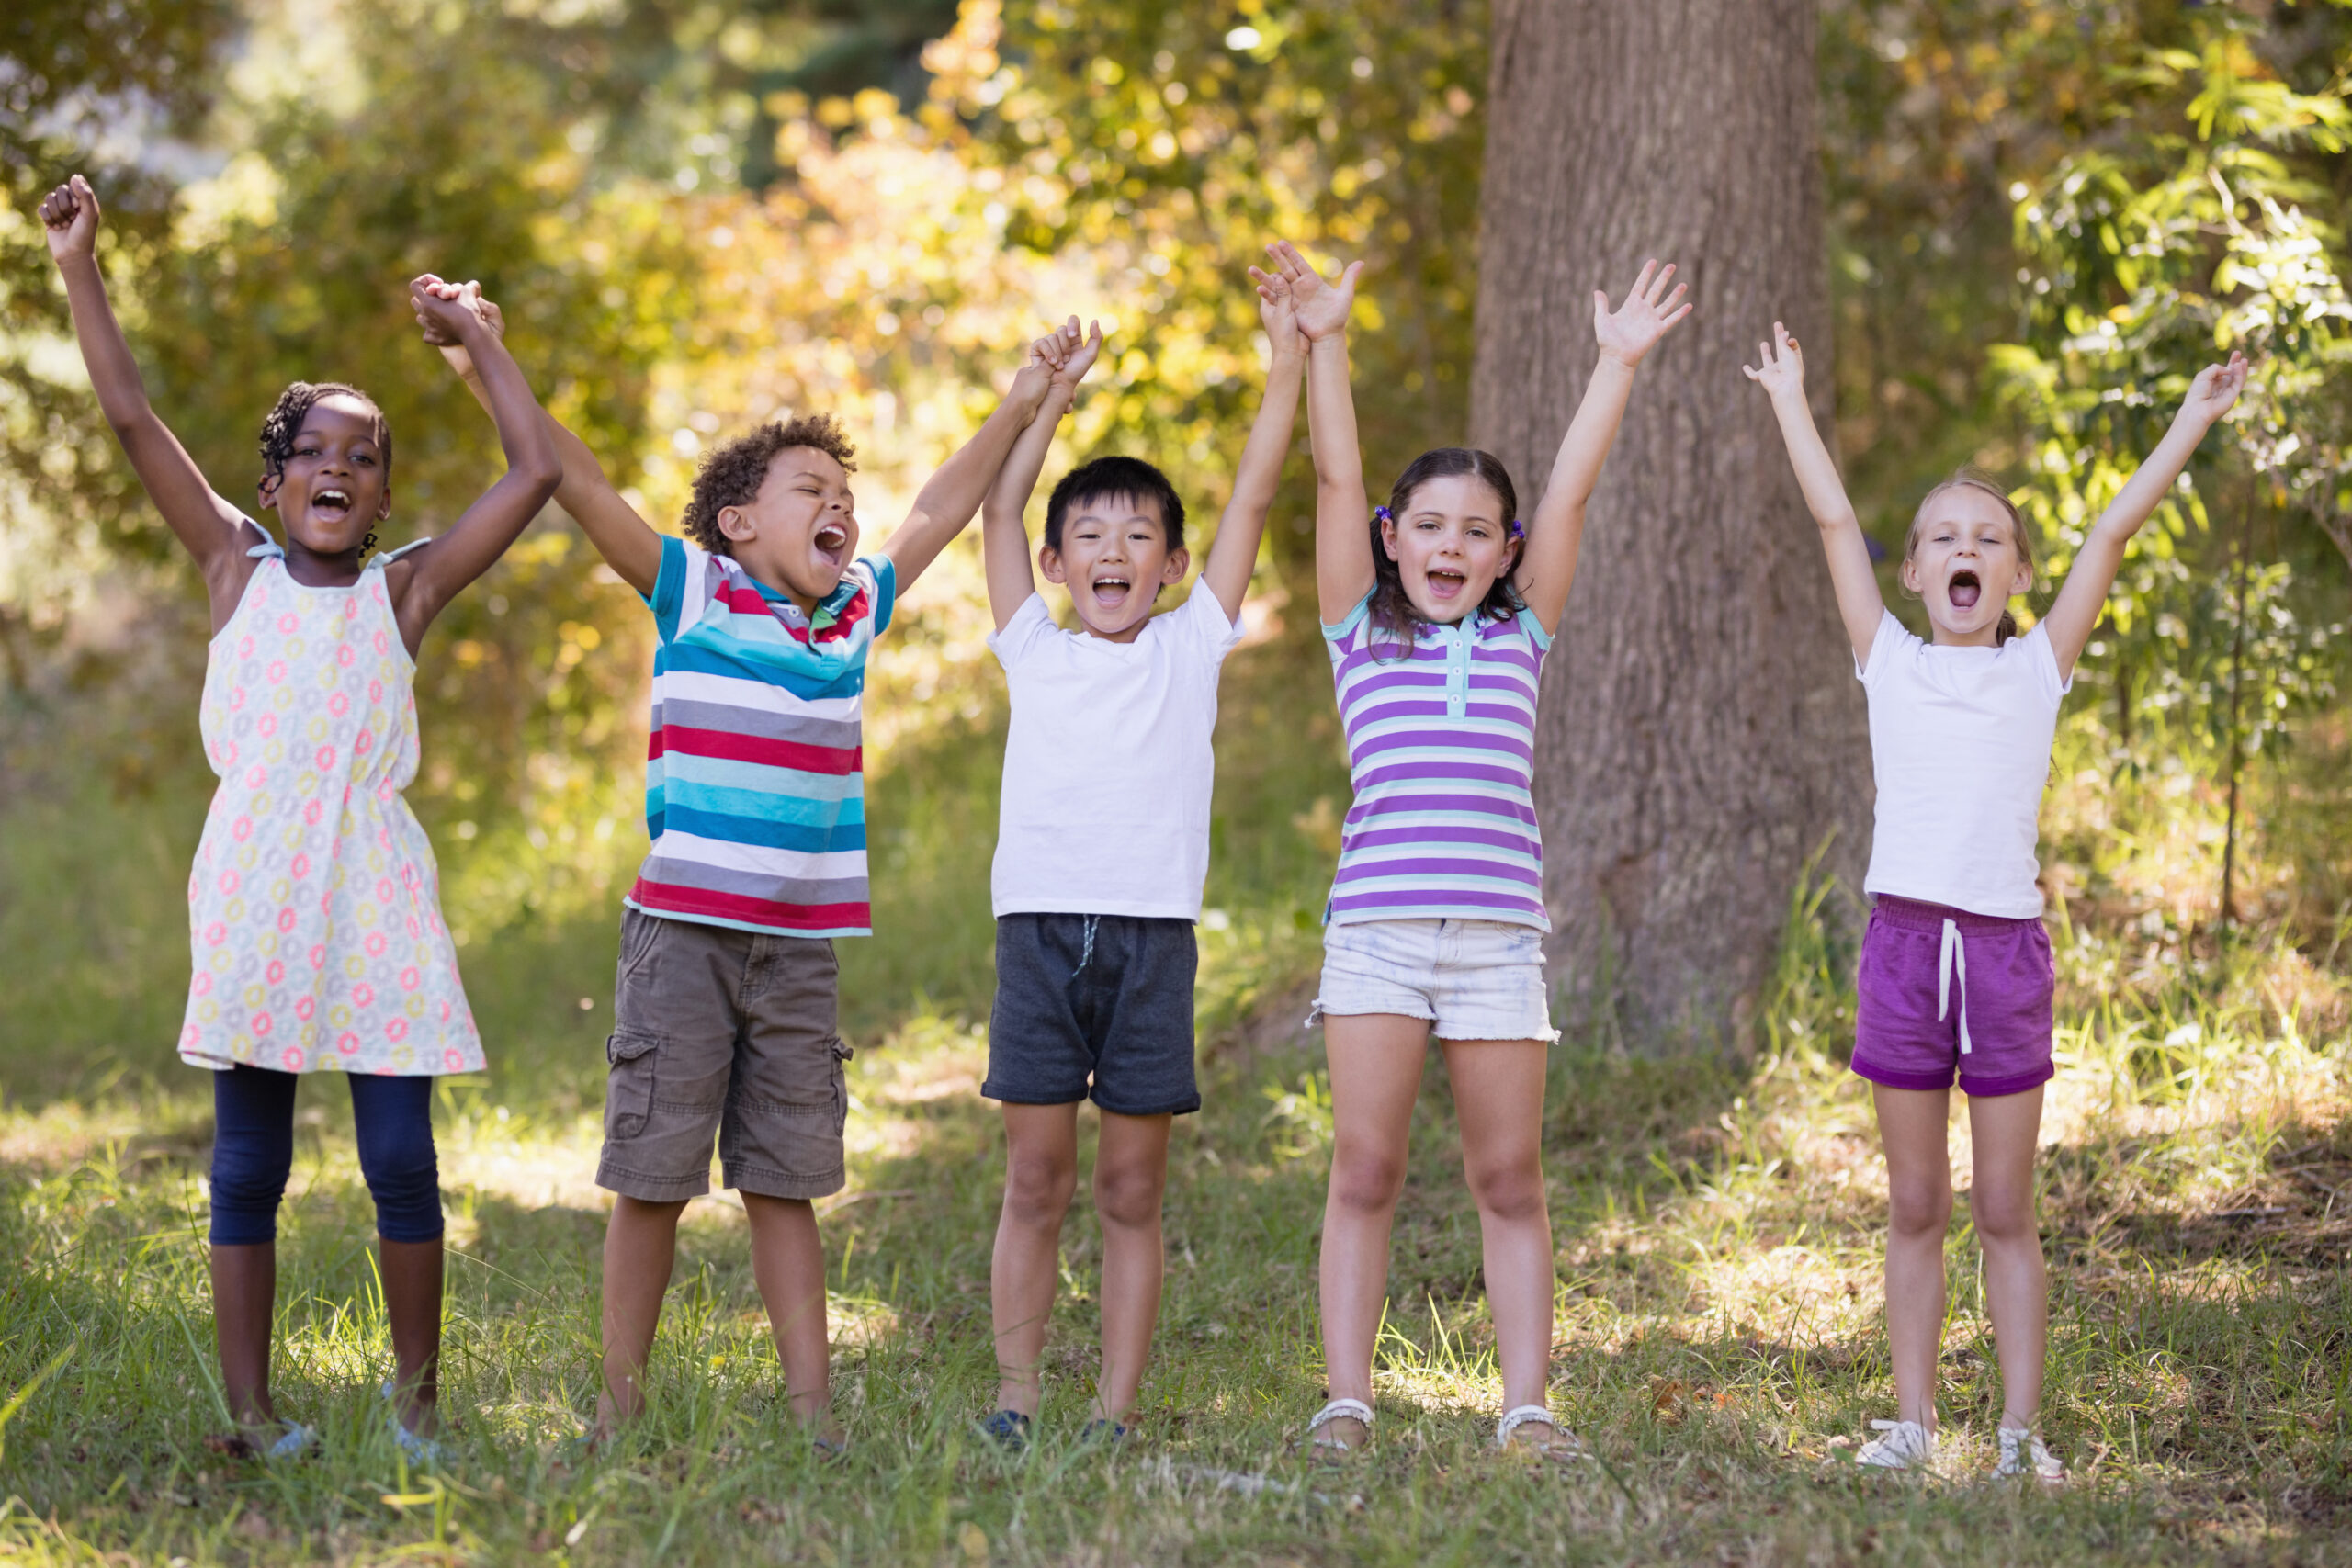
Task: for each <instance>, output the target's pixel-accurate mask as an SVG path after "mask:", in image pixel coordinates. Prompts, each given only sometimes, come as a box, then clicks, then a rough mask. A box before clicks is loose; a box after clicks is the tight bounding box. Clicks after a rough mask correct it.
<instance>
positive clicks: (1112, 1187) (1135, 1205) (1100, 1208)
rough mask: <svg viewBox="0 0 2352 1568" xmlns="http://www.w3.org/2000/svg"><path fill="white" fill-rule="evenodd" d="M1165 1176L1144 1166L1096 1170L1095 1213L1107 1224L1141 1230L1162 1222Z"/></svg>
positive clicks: (1109, 1167) (1103, 1165)
mask: <svg viewBox="0 0 2352 1568" xmlns="http://www.w3.org/2000/svg"><path fill="white" fill-rule="evenodd" d="M1165 1185H1166V1183H1165V1181H1164V1180H1163V1179H1162V1173H1161V1172H1159V1171H1157V1170H1153V1169H1151V1168H1148V1167H1143V1166H1119V1165H1111V1164H1100V1165H1097V1166H1096V1167H1095V1168H1094V1212H1095V1213H1097V1214H1099V1215H1101V1216H1102V1219H1103V1223H1104V1224H1113V1225H1123V1226H1126V1227H1128V1228H1131V1229H1141V1228H1143V1227H1145V1226H1148V1225H1156V1224H1159V1203H1160V1196H1161V1190H1162V1189H1163V1188H1164V1187H1165Z"/></svg>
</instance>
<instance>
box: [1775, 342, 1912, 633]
mask: <svg viewBox="0 0 2352 1568" xmlns="http://www.w3.org/2000/svg"><path fill="white" fill-rule="evenodd" d="M1756 352H1757V356H1758V358H1759V359H1760V360H1762V361H1763V363H1762V366H1761V367H1756V366H1748V365H1743V366H1741V367H1740V370H1741V371H1742V372H1743V373H1744V374H1745V375H1746V376H1747V378H1748V379H1749V380H1751V381H1753V382H1755V383H1756V384H1757V385H1758V386H1759V387H1761V388H1763V389H1764V390H1765V391H1766V392H1768V393H1770V395H1771V399H1772V412H1773V415H1774V417H1776V418H1777V419H1779V421H1780V422H1781V441H1782V442H1783V443H1785V444H1786V445H1787V446H1788V448H1789V462H1790V464H1791V466H1792V467H1793V468H1795V469H1796V471H1797V485H1798V487H1799V488H1800V489H1802V490H1803V491H1804V503H1805V506H1806V507H1807V509H1809V510H1810V511H1811V512H1812V513H1813V520H1814V523H1815V525H1817V526H1818V527H1819V528H1820V529H1821V548H1822V550H1823V552H1824V553H1825V554H1826V555H1827V556H1828V558H1829V582H1830V586H1831V587H1832V588H1834V589H1835V590H1836V591H1837V594H1838V619H1839V620H1841V621H1844V622H1845V623H1846V640H1847V642H1849V644H1851V645H1852V647H1853V649H1854V667H1855V668H1856V669H1857V670H1859V669H1860V668H1861V667H1862V666H1863V665H1864V664H1866V663H1867V662H1869V660H1870V656H1871V644H1872V643H1874V642H1876V641H1877V640H1878V628H1879V623H1880V622H1881V621H1883V620H1884V619H1885V618H1886V601H1885V600H1884V599H1883V598H1882V597H1881V596H1880V594H1879V591H1878V574H1877V573H1876V572H1874V571H1872V570H1871V550H1870V546H1869V545H1868V544H1867V543H1865V542H1864V541H1863V539H1862V525H1861V524H1860V521H1858V520H1857V519H1856V518H1855V516H1854V503H1853V502H1850V501H1849V500H1847V499H1846V486H1845V484H1844V482H1843V481H1841V480H1840V479H1838V465H1837V464H1836V463H1834V462H1832V461H1831V460H1830V457H1829V448H1828V447H1826V446H1823V445H1822V442H1821V432H1820V430H1819V429H1818V428H1817V427H1816V426H1815V424H1814V423H1813V410H1812V409H1810V408H1808V407H1806V406H1805V400H1804V354H1803V352H1801V351H1800V350H1799V349H1798V347H1797V340H1796V339H1794V338H1792V337H1791V336H1790V335H1789V329H1788V328H1786V327H1784V326H1782V325H1781V323H1780V322H1778V321H1774V322H1773V323H1772V341H1771V342H1770V343H1759V344H1757V345H1756Z"/></svg>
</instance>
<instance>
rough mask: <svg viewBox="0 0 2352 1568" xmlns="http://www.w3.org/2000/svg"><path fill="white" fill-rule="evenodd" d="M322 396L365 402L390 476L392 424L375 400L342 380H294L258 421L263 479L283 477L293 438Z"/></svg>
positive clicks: (298, 432)
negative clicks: (374, 420)
mask: <svg viewBox="0 0 2352 1568" xmlns="http://www.w3.org/2000/svg"><path fill="white" fill-rule="evenodd" d="M321 398H356V399H358V400H360V401H361V402H363V403H366V404H367V405H368V412H370V413H372V414H374V415H375V416H376V445H377V446H379V447H380V448H381V449H382V451H383V454H384V472H385V474H386V475H387V476H389V475H390V473H391V471H392V427H391V424H390V422H389V421H387V420H386V419H385V418H384V411H383V410H382V409H381V408H379V407H378V406H377V403H376V400H375V399H373V398H371V397H369V396H368V394H367V393H365V392H363V391H361V390H360V389H358V388H356V387H354V386H351V385H348V384H347V383H345V382H342V381H296V382H293V383H292V384H290V385H289V386H288V387H287V389H286V390H284V391H282V392H280V393H278V394H277V405H276V406H275V407H273V408H272V409H271V410H270V411H269V417H268V418H267V419H265V420H263V421H262V422H261V477H262V482H263V483H264V484H266V483H268V482H269V481H270V480H271V479H282V478H284V477H285V474H286V460H287V459H288V458H289V457H293V456H294V438H295V437H296V436H298V435H300V434H302V422H303V421H304V420H306V419H308V418H310V417H311V409H312V408H314V407H316V406H317V404H318V400H320V399H321Z"/></svg>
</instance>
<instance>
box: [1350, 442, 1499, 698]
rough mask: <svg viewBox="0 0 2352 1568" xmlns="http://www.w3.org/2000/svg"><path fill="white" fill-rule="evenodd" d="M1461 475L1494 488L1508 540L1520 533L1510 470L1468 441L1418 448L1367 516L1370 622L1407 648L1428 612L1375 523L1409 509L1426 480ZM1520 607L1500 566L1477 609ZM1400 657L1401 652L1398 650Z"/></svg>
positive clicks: (1494, 615)
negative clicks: (1411, 592) (1410, 591)
mask: <svg viewBox="0 0 2352 1568" xmlns="http://www.w3.org/2000/svg"><path fill="white" fill-rule="evenodd" d="M1460 474H1466V475H1468V476H1469V477H1470V478H1472V479H1476V480H1478V481H1479V482H1480V483H1481V484H1484V485H1485V486H1486V487H1487V489H1488V490H1491V491H1494V492H1495V499H1496V500H1498V501H1499V502H1502V503H1503V516H1504V517H1505V518H1507V519H1509V521H1510V535H1511V537H1512V538H1513V539H1517V538H1519V537H1521V534H1520V525H1519V491H1518V489H1517V488H1516V487H1515V486H1513V485H1512V483H1511V482H1510V469H1508V468H1504V467H1503V460H1502V459H1501V458H1500V457H1496V456H1495V455H1494V454H1493V453H1492V452H1482V451H1478V450H1476V449H1474V448H1472V447H1468V446H1440V447H1437V448H1435V449H1433V450H1431V451H1428V452H1424V453H1422V454H1421V455H1420V456H1419V457H1416V458H1414V459H1413V460H1412V461H1411V462H1409V463H1408V464H1406V465H1405V471H1404V472H1403V473H1401V474H1399V475H1397V483H1396V486H1395V488H1394V489H1392V490H1391V491H1389V492H1388V504H1387V505H1386V506H1384V507H1381V508H1379V509H1378V510H1377V511H1375V512H1374V514H1373V519H1372V578H1373V581H1372V625H1373V628H1374V632H1375V633H1385V634H1387V636H1388V637H1389V638H1390V639H1391V640H1392V641H1395V642H1397V643H1401V644H1403V645H1404V648H1405V649H1406V650H1407V651H1408V652H1409V651H1410V650H1411V649H1412V646H1413V644H1414V642H1415V641H1416V640H1417V639H1418V638H1419V637H1420V633H1421V627H1422V626H1423V625H1425V624H1426V623H1427V620H1428V617H1427V616H1425V615H1422V614H1421V613H1420V612H1419V610H1417V609H1415V608H1413V601H1412V600H1411V599H1410V598H1409V597H1408V596H1407V594H1406V592H1405V574H1404V572H1403V570H1401V569H1399V568H1398V566H1397V562H1396V561H1395V560H1393V559H1391V558H1390V557H1389V554H1388V547H1387V543H1386V541H1385V540H1384V539H1383V538H1382V537H1381V524H1382V523H1383V522H1384V521H1385V520H1386V518H1388V517H1392V516H1393V517H1402V516H1404V515H1405V513H1407V512H1408V511H1409V510H1411V508H1412V504H1413V492H1414V491H1417V490H1419V489H1420V488H1421V486H1423V485H1424V484H1427V483H1428V482H1429V481H1430V480H1431V479H1447V478H1451V477H1453V476H1454V475H1460ZM1525 608H1526V601H1524V600H1522V599H1521V598H1520V596H1519V590H1518V589H1517V588H1516V587H1514V586H1512V584H1511V580H1510V572H1509V571H1505V572H1504V573H1502V575H1501V576H1499V577H1498V578H1496V579H1495V582H1494V586H1493V587H1491V588H1489V589H1487V596H1486V598H1485V599H1483V600H1481V601H1480V602H1479V604H1478V614H1480V615H1485V616H1486V617H1487V619H1489V620H1506V619H1508V618H1510V616H1512V615H1518V614H1519V613H1520V611H1521V610H1522V609H1525ZM1400 657H1401V655H1400Z"/></svg>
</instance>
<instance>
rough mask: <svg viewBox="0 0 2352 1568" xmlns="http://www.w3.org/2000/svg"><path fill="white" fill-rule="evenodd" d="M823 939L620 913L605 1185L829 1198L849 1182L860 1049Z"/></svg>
mask: <svg viewBox="0 0 2352 1568" xmlns="http://www.w3.org/2000/svg"><path fill="white" fill-rule="evenodd" d="M838 987H839V971H838V969H837V968H836V966H835V964H834V962H833V944H832V943H831V942H829V941H826V940H825V939H824V938H822V937H793V936H766V935H762V934H759V933H757V932H753V931H736V930H734V929H733V928H731V927H728V926H706V925H699V924H696V923H695V922H693V921H691V920H675V919H664V918H662V917H661V916H658V915H649V914H646V913H645V912H644V911H642V910H640V909H633V908H628V909H624V910H623V911H622V913H621V956H620V964H619V976H618V978H617V979H616V982H615V984H614V996H613V1011H614V1014H615V1020H614V1021H615V1023H616V1026H617V1027H616V1028H615V1029H614V1031H613V1035H612V1039H611V1040H610V1041H609V1042H608V1043H606V1045H605V1055H606V1057H607V1059H608V1060H609V1061H610V1062H611V1065H612V1070H611V1075H610V1077H608V1078H607V1079H606V1080H605V1154H604V1158H603V1159H602V1160H601V1161H600V1162H599V1163H598V1164H597V1167H596V1185H597V1186H599V1187H602V1188H605V1189H606V1190H609V1191H613V1192H619V1193H623V1194H625V1195H627V1196H628V1197H631V1198H640V1199H643V1200H645V1201H648V1202H656V1203H661V1202H672V1201H676V1200H678V1199H682V1198H694V1197H699V1196H700V1195H701V1194H703V1193H705V1192H707V1191H709V1190H710V1141H711V1136H712V1134H717V1135H718V1159H719V1166H720V1170H721V1175H722V1179H723V1182H724V1184H725V1185H726V1186H729V1187H732V1188H736V1189H738V1190H741V1191H745V1192H758V1193H761V1194H763V1195H765V1196H767V1197H771V1198H822V1197H825V1196H826V1195H828V1194H830V1193H833V1192H838V1191H840V1190H842V1187H843V1186H844V1185H845V1184H846V1177H845V1175H844V1172H843V1170H842V1126H843V1124H844V1123H845V1122H847V1121H848V1119H849V1086H848V1083H847V1080H846V1079H845V1077H844V1076H843V1074H842V1063H843V1062H844V1061H846V1060H847V1059H848V1058H849V1055H850V1049H849V1047H848V1046H847V1045H844V1044H843V1043H842V1038H841V1034H840V1033H839V1032H838V1030H837V1028H836V1021H837V1018H838V994H837V993H838Z"/></svg>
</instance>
